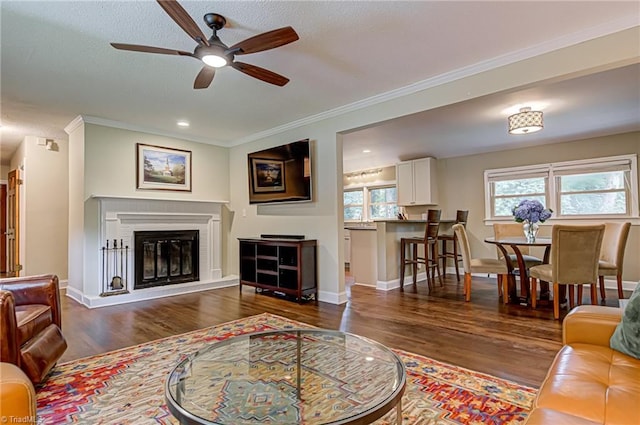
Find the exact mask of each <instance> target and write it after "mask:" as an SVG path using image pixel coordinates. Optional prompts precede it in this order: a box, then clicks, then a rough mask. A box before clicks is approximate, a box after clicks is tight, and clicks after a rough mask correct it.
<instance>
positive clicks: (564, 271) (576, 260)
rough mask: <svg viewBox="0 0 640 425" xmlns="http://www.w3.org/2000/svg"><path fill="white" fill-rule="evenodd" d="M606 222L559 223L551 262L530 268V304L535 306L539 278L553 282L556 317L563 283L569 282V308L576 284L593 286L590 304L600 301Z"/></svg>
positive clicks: (552, 246)
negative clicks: (600, 268)
mask: <svg viewBox="0 0 640 425" xmlns="http://www.w3.org/2000/svg"><path fill="white" fill-rule="evenodd" d="M604 227H605V226H604V224H599V225H593V226H571V225H561V224H556V225H554V226H553V228H552V230H551V233H552V236H551V239H552V241H553V242H552V244H551V257H550V258H551V262H550V264H541V265H539V266H534V267H531V268H530V269H529V276H530V277H531V293H532V297H531V306H532V307H533V308H536V296H535V293H536V287H537V281H538V280H544V281H547V282H550V283H552V284H553V317H554V318H555V319H559V318H560V285H569V308H573V305H574V304H573V298H574V285H591V304H596V303H597V293H596V282H597V281H598V263H599V259H600V249H601V247H602V238H603V235H604Z"/></svg>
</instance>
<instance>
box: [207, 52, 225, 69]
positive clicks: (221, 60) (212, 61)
mask: <svg viewBox="0 0 640 425" xmlns="http://www.w3.org/2000/svg"><path fill="white" fill-rule="evenodd" d="M202 62H204V63H205V64H207V65H209V66H212V67H214V68H222V67H223V66H225V65H226V64H227V59H226V58H225V57H223V56H218V55H204V56H203V57H202Z"/></svg>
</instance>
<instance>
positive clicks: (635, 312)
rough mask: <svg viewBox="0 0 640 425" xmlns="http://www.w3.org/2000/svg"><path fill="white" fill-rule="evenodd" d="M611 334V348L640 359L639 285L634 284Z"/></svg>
mask: <svg viewBox="0 0 640 425" xmlns="http://www.w3.org/2000/svg"><path fill="white" fill-rule="evenodd" d="M626 304H627V305H626V307H625V308H624V311H623V313H622V319H621V320H620V323H618V326H616V330H615V331H614V332H613V335H611V339H610V340H609V343H610V345H611V348H613V349H614V350H617V351H620V352H622V353H625V354H628V355H630V356H632V357H635V358H636V359H640V285H638V286H636V289H635V291H633V294H631V297H630V298H629V301H628V302H627V303H626Z"/></svg>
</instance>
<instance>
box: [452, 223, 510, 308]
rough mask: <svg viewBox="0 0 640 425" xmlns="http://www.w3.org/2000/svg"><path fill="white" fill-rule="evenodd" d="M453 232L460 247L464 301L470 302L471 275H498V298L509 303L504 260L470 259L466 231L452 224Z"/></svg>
mask: <svg viewBox="0 0 640 425" xmlns="http://www.w3.org/2000/svg"><path fill="white" fill-rule="evenodd" d="M453 232H454V234H455V235H456V238H457V239H458V244H459V245H460V253H461V254H462V265H463V267H464V300H465V301H471V273H495V274H496V275H498V296H499V297H500V296H501V297H502V301H503V302H504V303H505V304H507V303H508V302H509V291H508V288H507V286H508V281H509V279H508V273H509V269H508V268H507V264H506V263H505V262H504V260H496V259H495V258H472V257H471V247H470V245H469V238H468V237H467V229H466V228H465V227H464V225H462V224H454V225H453Z"/></svg>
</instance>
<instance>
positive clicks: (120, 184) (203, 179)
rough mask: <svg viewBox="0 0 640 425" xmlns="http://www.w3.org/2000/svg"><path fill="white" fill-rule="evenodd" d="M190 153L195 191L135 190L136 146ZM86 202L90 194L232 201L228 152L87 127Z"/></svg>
mask: <svg viewBox="0 0 640 425" xmlns="http://www.w3.org/2000/svg"><path fill="white" fill-rule="evenodd" d="M137 143H143V144H147V145H156V146H161V147H166V148H175V149H184V150H189V151H191V168H192V179H191V180H192V190H191V192H173V191H168V190H142V189H136V144H137ZM84 160H85V181H84V196H85V199H86V198H88V197H89V196H91V195H101V196H105V195H111V196H134V197H144V198H154V197H155V198H170V199H184V200H194V199H197V200H216V201H224V200H228V199H229V162H228V149H226V148H221V147H218V146H212V145H205V144H203V143H195V142H190V141H187V140H181V139H175V138H172V137H164V136H157V135H153V134H148V133H141V132H136V131H130V130H122V129H118V128H112V127H105V126H101V125H95V124H85V156H84Z"/></svg>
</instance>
